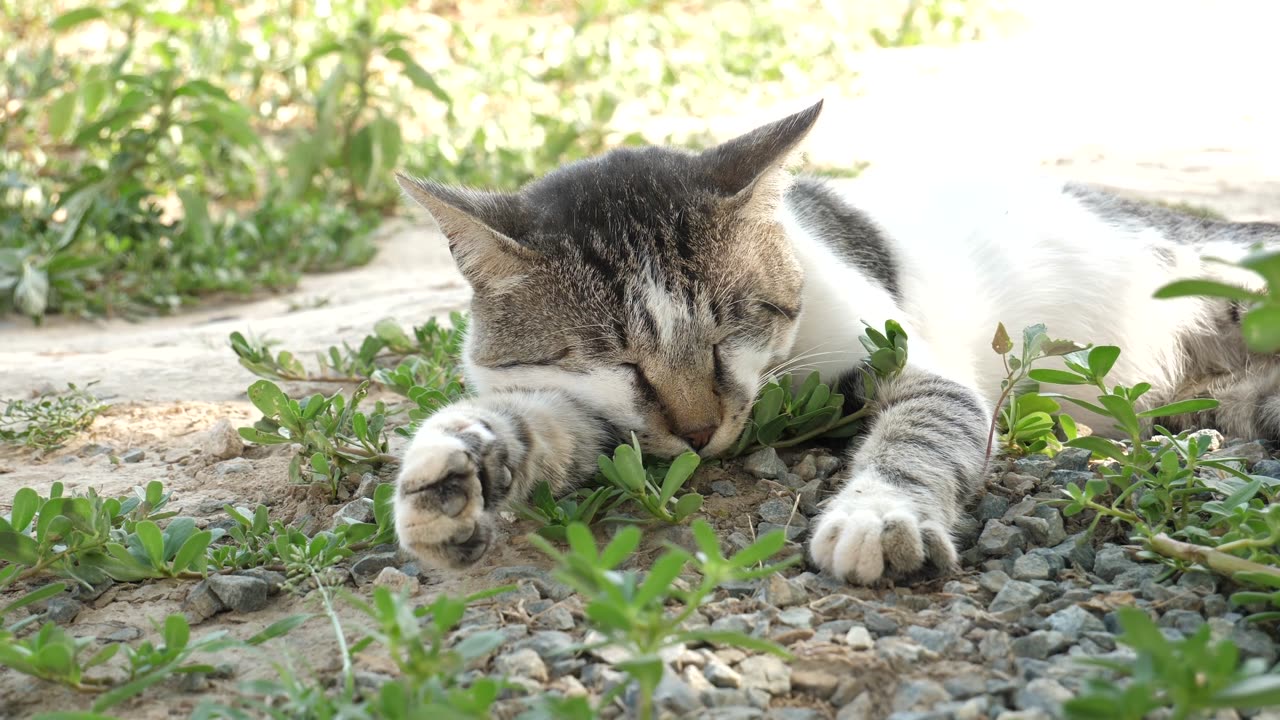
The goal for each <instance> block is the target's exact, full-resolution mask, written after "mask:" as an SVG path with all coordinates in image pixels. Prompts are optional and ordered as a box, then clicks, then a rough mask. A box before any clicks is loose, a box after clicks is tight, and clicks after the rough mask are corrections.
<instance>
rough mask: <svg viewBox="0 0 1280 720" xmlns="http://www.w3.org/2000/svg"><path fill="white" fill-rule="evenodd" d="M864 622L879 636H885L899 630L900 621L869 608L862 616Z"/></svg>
mask: <svg viewBox="0 0 1280 720" xmlns="http://www.w3.org/2000/svg"><path fill="white" fill-rule="evenodd" d="M862 622H863V623H865V624H866V626H867V629H868V630H870V631H871V632H873V633H875V634H876V635H878V636H882V637H883V636H885V635H893V634H894V633H896V632H898V623H897V622H895V621H894V620H893V618H889V617H885V616H884V615H881V614H880V613H878V612H876V611H875V610H868V611H867V612H866V614H865V615H863V616H862Z"/></svg>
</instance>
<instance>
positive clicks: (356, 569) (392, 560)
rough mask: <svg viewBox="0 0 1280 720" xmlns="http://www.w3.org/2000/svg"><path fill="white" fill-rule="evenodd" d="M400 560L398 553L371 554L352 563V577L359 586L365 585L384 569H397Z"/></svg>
mask: <svg viewBox="0 0 1280 720" xmlns="http://www.w3.org/2000/svg"><path fill="white" fill-rule="evenodd" d="M399 559H400V558H399V553H396V552H375V553H369V554H368V555H365V556H364V557H362V558H360V559H359V560H357V561H355V562H354V563H351V577H352V578H353V579H355V581H356V584H357V585H364V584H366V583H369V582H371V581H373V579H374V578H375V577H377V576H378V573H380V572H382V571H383V570H384V569H386V568H389V567H395V566H396V564H397V563H398V562H399Z"/></svg>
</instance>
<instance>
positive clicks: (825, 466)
mask: <svg viewBox="0 0 1280 720" xmlns="http://www.w3.org/2000/svg"><path fill="white" fill-rule="evenodd" d="M813 466H814V467H815V468H817V469H818V477H819V478H822V479H824V480H825V479H826V478H829V477H831V476H832V475H833V474H835V472H836V470H839V469H840V460H839V459H837V458H834V457H832V456H830V455H819V456H817V457H815V458H814V459H813Z"/></svg>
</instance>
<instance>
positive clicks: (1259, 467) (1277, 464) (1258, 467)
mask: <svg viewBox="0 0 1280 720" xmlns="http://www.w3.org/2000/svg"><path fill="white" fill-rule="evenodd" d="M1253 474H1254V475H1263V476H1265V477H1269V478H1280V460H1272V459H1271V458H1265V459H1262V460H1259V461H1258V462H1257V463H1255V464H1254V466H1253Z"/></svg>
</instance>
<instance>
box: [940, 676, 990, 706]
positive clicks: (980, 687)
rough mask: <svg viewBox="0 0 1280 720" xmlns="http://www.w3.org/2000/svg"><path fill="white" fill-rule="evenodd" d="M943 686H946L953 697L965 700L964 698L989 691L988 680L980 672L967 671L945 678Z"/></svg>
mask: <svg viewBox="0 0 1280 720" xmlns="http://www.w3.org/2000/svg"><path fill="white" fill-rule="evenodd" d="M942 687H944V688H946V690H947V692H948V693H950V695H951V697H954V698H960V699H962V700H963V699H964V698H971V697H973V696H975V695H982V694H983V693H985V692H986V691H987V680H986V678H984V677H982V676H981V675H980V674H977V673H966V674H963V675H955V676H952V677H949V678H947V679H946V680H943V681H942Z"/></svg>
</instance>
